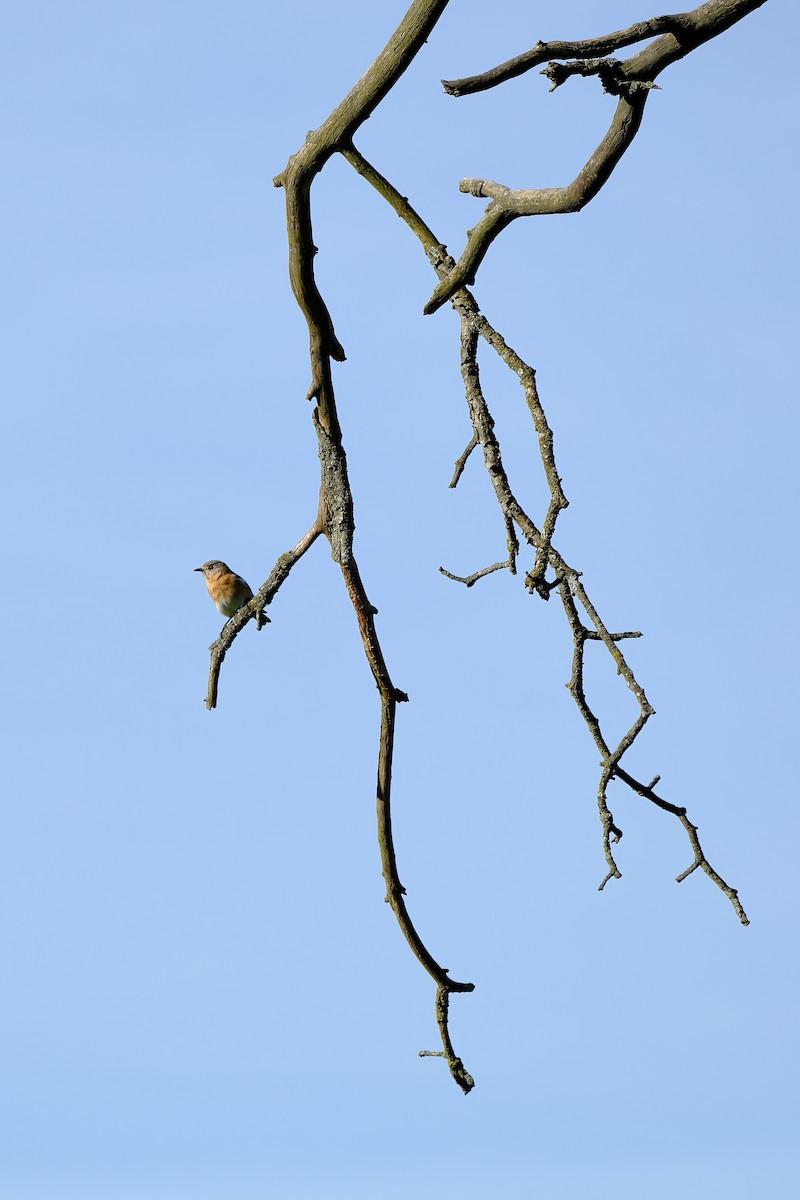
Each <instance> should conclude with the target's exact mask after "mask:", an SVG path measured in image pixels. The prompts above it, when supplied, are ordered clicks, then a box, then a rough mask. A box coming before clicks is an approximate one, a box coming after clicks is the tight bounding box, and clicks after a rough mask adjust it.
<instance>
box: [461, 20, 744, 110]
mask: <svg viewBox="0 0 800 1200" xmlns="http://www.w3.org/2000/svg"><path fill="white" fill-rule="evenodd" d="M765 2H766V0H710V3H707V4H701V5H700V6H699V7H698V8H695V9H693V10H692V11H691V12H685V13H674V14H672V15H671V16H663V17H652V18H651V19H650V20H649V21H637V22H636V24H635V25H630V26H629V27H628V28H627V29H620V30H618V31H617V32H616V33H608V34H605V35H604V36H602V37H596V38H586V39H584V40H582V41H577V42H563V41H562V42H542V41H539V42H537V43H536V45H535V46H534V47H533V49H532V50H528V51H526V53H524V54H519V55H517V57H516V58H512V59H509V61H508V62H505V63H501V64H500V65H499V66H497V67H492V69H491V70H489V71H484V72H483V73H482V74H480V75H471V76H468V77H467V78H465V79H451V80H446V79H443V80H442V84H443V86H444V90H445V91H446V92H447V93H448V94H449V95H451V96H469V95H472V94H473V93H475V92H483V91H486V90H487V89H489V88H493V87H497V85H498V84H500V83H505V82H506V80H508V79H515V78H516V77H517V76H519V75H523V74H525V72H526V71H530V70H533V68H535V67H539V66H541V65H542V63H546V62H550V61H551V60H552V59H565V58H584V59H586V58H602V57H605V56H606V55H608V54H613V53H614V52H615V51H616V50H622V49H623V48H624V47H625V46H632V45H635V43H636V42H642V41H645V40H646V39H647V38H652V37H657V36H658V35H659V34H665V35H671V41H672V43H673V44H675V45H677V46H679V47H680V46H685V47H686V49H684V51H683V53H684V54H688V53H689V52H690V51H691V50H694V49H695V47H696V46H698V45H700V44H701V42H703V41H708V40H709V38H713V37H716V36H717V35H718V34H720V33H722V32H724V30H726V29H728V28H730V26H731V25H734V24H736V22H737V21H740V20H741V19H742V17H745V16H747V14H748V13H751V12H754V11H755V10H756V9H757V8H760V7H761V5H762V4H764V3H765ZM701 30H702V31H703V32H705V36H704V37H702V38H698V34H699V32H700V31H701ZM662 41H666V38H664V39H662Z"/></svg>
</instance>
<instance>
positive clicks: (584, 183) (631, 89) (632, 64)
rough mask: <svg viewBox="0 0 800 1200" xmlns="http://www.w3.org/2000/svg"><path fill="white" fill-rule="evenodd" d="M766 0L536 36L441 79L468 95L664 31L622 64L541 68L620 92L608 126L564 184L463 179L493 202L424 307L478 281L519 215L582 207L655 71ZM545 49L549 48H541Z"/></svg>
mask: <svg viewBox="0 0 800 1200" xmlns="http://www.w3.org/2000/svg"><path fill="white" fill-rule="evenodd" d="M765 2H766V0H708V2H707V3H706V4H701V5H699V7H697V8H695V9H693V10H692V11H691V12H687V13H679V14H677V15H675V16H671V17H656V18H654V19H653V20H652V21H649V22H648V21H643V22H640V24H639V25H634V26H631V28H630V29H627V30H622V31H621V32H619V33H612V34H608V35H606V36H605V37H604V38H593V39H591V40H589V41H585V42H550V43H545V42H538V43H537V45H536V46H535V47H534V48H533V50H532V51H530V52H529V53H528V55H522V56H520V58H517V59H512V60H511V62H510V63H505V64H503V65H502V66H500V67H496V68H494V69H493V70H492V71H489V72H486V73H484V75H481V76H473V77H471V78H470V79H464V80H455V81H452V82H451V83H449V84H448V83H445V89H446V90H447V91H449V92H450V93H451V94H452V95H466V94H467V93H468V92H474V91H480V90H483V89H484V88H486V87H493V86H495V85H496V84H497V83H502V82H504V80H505V79H509V78H512V77H513V76H514V75H519V74H521V73H522V72H523V71H526V70H529V69H530V67H531V66H533V65H538V63H540V62H544V61H546V59H547V57H551V58H562V57H571V58H578V59H585V58H588V57H592V56H594V55H596V54H606V53H608V52H609V51H610V50H614V49H617V48H619V47H621V46H625V45H630V44H631V43H632V42H634V41H640V40H641V39H642V38H645V37H650V36H652V35H653V34H654V33H658V32H662V33H663V36H661V37H659V38H657V39H656V41H654V42H652V43H651V44H650V45H649V46H646V47H645V48H644V49H643V50H641V51H640V52H639V53H638V54H635V55H633V56H632V57H631V58H629V59H626V60H625V61H624V62H621V63H618V62H616V61H615V62H613V63H612V62H609V61H605V62H600V63H597V64H595V65H594V66H593V67H590V68H586V67H585V66H581V65H580V64H577V65H575V64H573V65H571V66H570V67H563V66H561V67H555V66H554V67H553V68H552V70H551V69H549V68H548V70H547V71H546V72H544V73H545V74H547V75H548V76H549V77H550V79H551V82H552V83H553V87H557V86H558V85H559V84H560V83H562V82H563V81H564V78H566V77H567V76H568V75H569V74H574V73H591V74H598V75H600V77H601V79H602V81H603V85H604V87H606V90H608V91H611V92H613V93H614V94H615V95H618V96H619V103H618V105H617V109H616V112H615V113H614V117H613V119H612V122H611V125H610V126H609V129H608V132H607V133H606V135H605V137H604V138H603V140H602V141H601V142H600V144H599V146H598V147H597V149H596V150H595V152H594V154H593V155H592V156H591V158H590V159H589V161H588V162H587V163H586V165H585V166H584V167H583V169H582V170H581V171H580V173H579V174H578V175H577V176H576V178H575V179H574V180H573V181H572V183H571V184H568V185H567V186H566V187H561V188H534V189H511V188H507V187H505V185H503V184H500V183H495V182H493V181H490V180H485V179H464V180H462V181H461V184H460V190H461V191H462V192H467V193H468V194H470V195H473V196H478V197H484V198H489V199H490V200H491V203H490V204H489V206H488V207H487V209H486V211H485V213H484V215H483V216H482V217H481V219H480V220H479V221H478V223H477V224H476V225H475V226H474V228H473V229H471V230H469V232H468V234H467V244H466V246H465V248H464V252H463V254H462V255H461V257H460V259H459V260H458V262H457V264H456V265H455V266H454V267H453V269H452V270H451V271H450V272H449V273H448V274H447V275H445V276H444V277H443V278H442V279H441V282H440V283H439V284H438V286H437V287H436V288H435V289H434V292H433V295H432V296H431V298H430V300H429V301H428V303H427V304H426V305H425V307H424V309H423V312H425V313H426V314H430V313H434V312H436V310H437V309H439V308H441V306H442V305H443V304H445V303H446V301H448V300H450V299H452V297H453V296H454V295H455V294H456V292H457V291H458V290H459V288H462V287H464V286H465V285H468V284H472V283H474V282H475V273H476V271H477V269H478V267H479V266H480V264H481V263H482V262H483V259H484V258H485V257H486V254H487V252H488V250H489V247H490V246H491V244H492V242H493V241H494V240H495V238H496V237H498V236H499V234H500V233H502V231H503V230H504V229H506V228H507V227H508V226H509V225H510V224H511V222H512V221H514V220H516V219H517V217H532V216H544V215H548V216H551V215H553V214H556V213H572V212H579V211H580V209H582V208H584V207H585V205H587V204H588V203H589V201H590V200H592V199H594V197H595V196H596V195H597V193H598V192H599V191H600V189H601V188H602V187H603V185H604V184H605V183H606V181H607V180H608V178H609V177H610V175H611V174H612V172H613V170H614V168H615V167H616V165H617V163H618V162H619V160H620V159H621V158H622V155H623V154H624V153H625V151H626V150H627V149H628V147H629V146H630V144H631V142H632V141H633V139H634V137H635V136H636V134H637V132H638V130H639V126H640V124H641V120H642V115H643V112H644V106H645V102H646V100H647V97H648V95H649V94H650V91H651V90H652V88H653V87H654V81H655V79H656V77H657V76H658V75H660V74H661V72H662V71H664V70H665V69H666V68H667V67H668V66H670V65H671V64H672V63H674V62H677V61H678V60H679V59H681V58H684V57H685V56H686V55H687V54H689V53H691V51H692V50H695V49H697V47H698V46H701V45H702V44H703V43H704V42H707V41H709V40H710V39H711V38H714V37H717V36H718V35H719V34H720V33H722V32H723V31H724V30H726V29H728V28H730V26H731V25H735V24H736V22H737V21H740V20H741V19H742V18H743V17H745V16H747V15H748V13H751V12H753V11H754V10H755V9H757V8H760V7H761V5H762V4H764V3H765ZM664 30H666V31H667V32H664ZM642 31H644V32H642ZM545 50H547V51H548V54H545ZM551 90H552V89H551Z"/></svg>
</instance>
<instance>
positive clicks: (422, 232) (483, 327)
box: [344, 147, 747, 924]
mask: <svg viewBox="0 0 800 1200" xmlns="http://www.w3.org/2000/svg"><path fill="white" fill-rule="evenodd" d="M344 157H345V158H346V159H347V161H348V162H349V163H351V165H352V166H353V167H354V168H355V169H356V170H357V171H358V172H359V174H360V175H361V176H362V177H363V178H364V179H366V180H367V182H369V183H370V184H371V185H372V186H373V187H374V188H375V189H376V190H377V191H378V192H379V193H380V195H381V196H382V197H383V198H384V199H385V200H386V201H387V202H388V203H389V204H390V205H391V206H392V208H393V209H394V210H395V212H396V213H397V214H398V216H400V217H402V218H403V220H405V221H406V223H407V224H408V226H409V228H410V229H411V230H412V232H413V233H414V234H415V235H416V237H417V238H418V239H419V241H420V242H421V243H422V246H423V248H424V250H425V253H426V255H427V257H428V258H429V260H430V261H431V263H432V265H433V267H434V269H435V270H436V271H437V274H438V275H439V277H440V278H443V277H446V276H447V275H448V273H450V272H451V271H452V266H453V260H452V258H450V256H449V255H448V254H447V252H446V250H445V248H444V247H443V246H442V245H441V243H440V242H438V241H437V239H436V238H435V236H434V234H433V233H432V231H431V230H430V228H429V227H428V226H427V225H426V224H425V222H424V221H423V220H422V218H421V217H420V216H419V214H418V213H416V211H415V210H414V209H413V208H412V206H411V205H410V204H409V202H408V199H407V198H406V197H405V196H402V195H401V194H400V192H398V191H397V189H396V188H395V187H394V186H393V185H392V184H391V183H389V181H388V180H387V179H386V178H385V177H384V176H382V175H381V174H380V172H379V171H377V170H376V169H375V167H373V166H372V165H371V164H370V163H368V162H367V160H366V159H365V158H364V157H363V155H361V154H360V153H359V152H358V151H357V150H356V149H355V148H354V147H351V148H350V149H349V150H347V151H346V152H345V154H344ZM451 303H452V305H453V307H454V308H455V310H456V312H458V313H459V315H460V317H461V368H462V376H463V378H464V385H465V392H466V399H467V406H468V409H469V413H470V419H471V421H472V426H473V430H474V433H475V437H476V439H477V441H478V444H479V445H480V446H481V447H482V449H483V456H484V464H485V466H486V469H487V472H488V474H489V478H490V480H491V483H492V486H493V488H494V491H495V496H496V498H497V501H498V504H499V505H500V509H501V511H502V513H503V516H504V519H505V520H506V522H507V525H509V524H510V525H511V526H512V527H514V526H516V527H517V528H518V529H519V530H520V532H521V533H522V535H523V537H524V538H525V540H526V541H527V542H528V543H529V545H532V546H533V547H535V548H536V550H537V561H536V564H535V567H534V570H537V568H538V564H539V554H541V555H542V556H544V557H545V558H546V566H547V567H549V568H550V569H551V570H553V572H554V574H555V580H554V581H553V582H552V583H546V582H545V581H544V578H543V574H542V573H540V574H539V575H538V582H537V579H536V578H533V572H531V574H529V576H528V577H527V580H528V581H529V586H530V587H531V588H532V590H534V591H537V592H538V593H539V594H540V595H542V596H543V598H547V596H549V594H550V592H551V591H552V590H553V589H554V588H558V591H559V595H560V597H561V601H562V605H563V608H564V613H565V616H566V618H567V622H568V624H569V627H570V630H571V631H572V635H573V642H574V652H573V660H572V675H571V677H570V680H569V682H568V684H567V687H568V688H569V690H570V693H571V694H572V697H573V699H574V700H575V703H576V705H577V707H578V710H579V712H580V714H581V716H582V718H583V720H584V722H585V723H586V726H587V728H588V729H589V732H590V734H591V735H592V738H593V740H594V742H595V744H596V746H597V747H598V749H599V751H600V753H601V756H602V770H601V776H600V781H599V786H598V797H597V800H598V809H599V812H600V822H601V827H602V833H603V852H604V855H605V858H606V862H607V864H608V868H609V870H608V874H607V875H606V877H605V878H604V879H603V881H602V883H601V884H600V888H601V890H602V888H603V887H605V884H606V883H607V882H608V880H609V879H612V878H621V871H620V870H619V867H618V866H617V864H616V861H615V859H614V856H613V853H612V849H611V847H612V845H613V844H615V843H616V842H618V841H619V840H620V838H621V837H622V830H621V829H620V828H619V827H618V826H617V825H616V823H615V821H614V818H613V815H612V813H611V810H610V808H609V806H608V798H607V788H608V785H609V783H610V782H611V780H612V779H614V778H618V779H621V780H622V781H623V782H625V783H627V784H628V786H629V787H631V788H632V790H633V791H634V792H636V793H637V794H638V795H641V796H643V797H644V798H645V799H647V800H649V801H650V802H651V803H653V804H654V805H655V806H656V807H657V808H660V809H662V810H663V811H665V812H669V813H671V814H672V815H674V816H676V817H677V818H678V820H680V822H681V824H683V826H684V828H685V829H686V831H687V834H688V836H689V841H690V843H691V845H692V848H693V850H694V852H695V863H694V864H693V865H692V867H691V868H690V869H689V870H690V871H693V870H695V869H696V867H698V866H701V867H702V868H703V870H704V871H705V872H706V874H707V875H708V876H709V878H710V879H711V880H712V882H714V883H715V884H716V885H717V887H719V889H720V890H721V891H722V892H723V893H724V894H725V895H726V896H727V897H728V899H729V900H731V903H732V904H733V906H734V909H735V911H736V913H737V915H738V916H739V918H740V920H742V923H743V924H746V923H747V917H746V915H745V914H744V909H743V908H742V907H741V905H740V903H739V900H738V894H737V893H736V891H735V890H734V889H733V888H730V887H729V885H728V884H726V883H725V881H724V880H723V879H722V878H721V876H720V875H718V874H717V872H716V871H714V870H713V868H712V867H711V866H710V864H708V862H707V860H706V858H705V855H704V854H703V852H702V849H701V848H700V843H699V841H697V831H696V827H695V826H694V825H692V823H691V822H690V821H689V820H688V817H687V816H686V810H685V809H683V808H679V807H678V806H677V805H673V804H670V803H669V801H666V800H664V799H663V798H662V797H660V796H658V795H657V794H656V793H655V792H654V791H653V785H650V786H649V787H644V786H643V785H642V784H640V783H639V782H638V781H637V780H636V779H635V778H634V777H633V776H632V775H629V774H628V772H627V771H625V770H623V768H622V767H621V766H620V759H621V758H622V756H623V755H624V754H625V753H627V751H628V750H629V749H630V747H631V746H632V745H633V742H634V741H635V739H636V738H637V737H638V735H639V733H641V731H642V729H643V728H644V726H645V724H646V723H647V721H648V720H649V718H650V717H651V716H652V715H653V714H654V712H655V709H654V708H653V707H652V705H651V704H650V702H649V701H648V699H647V696H646V694H645V691H644V688H643V687H642V686H641V684H640V683H639V682H638V680H637V679H636V676H635V675H634V673H633V671H632V670H631V667H630V665H629V664H628V662H627V660H626V659H625V657H624V655H623V653H622V651H621V650H620V648H619V645H618V643H619V642H620V641H623V640H625V639H627V638H634V637H637V636H640V635H639V634H638V633H636V632H630V633H616V634H615V633H611V632H610V631H609V630H608V628H607V627H606V625H605V623H604V622H603V621H602V619H601V617H600V614H599V613H598V611H597V609H596V608H595V606H594V604H593V603H592V601H591V599H590V598H589V596H588V594H587V592H586V589H585V587H584V586H583V583H582V582H581V574H580V572H579V571H576V570H575V569H574V568H572V567H570V566H569V565H568V564H567V563H566V562H565V560H564V559H563V558H562V556H561V555H560V554H559V552H558V551H557V550H556V549H555V547H554V546H553V545H552V542H551V540H550V538H551V536H552V532H553V529H554V527H555V522H556V519H557V517H558V513H559V512H560V510H561V509H562V508H563V507H565V506H566V504H567V500H566V497H565V496H564V493H563V490H562V487H561V478H560V476H559V474H558V470H557V468H556V463H555V457H554V450H553V436H552V431H551V430H550V428H549V425H547V422H546V420H545V417H544V412H543V410H542V408H541V403H540V401H539V397H538V393H537V392H536V391H535V376H534V373H533V371H532V368H530V367H529V366H528V365H527V364H526V363H525V362H524V361H523V360H522V359H521V358H520V357H519V355H517V354H516V352H515V351H514V350H512V349H511V348H510V347H509V346H508V345H507V344H506V342H505V341H504V339H503V338H502V337H501V336H500V334H499V333H497V331H496V330H495V329H494V328H493V327H492V326H491V325H490V324H489V322H488V321H487V320H486V318H485V317H484V316H483V315H482V314H481V313H480V310H479V309H478V306H477V304H476V302H475V300H474V298H473V297H472V295H471V293H470V292H469V291H468V290H467V289H466V288H463V287H462V288H460V289H459V290H458V291H457V292H456V293H455V295H453V296H452V298H451ZM479 337H482V338H483V340H484V341H485V342H486V343H487V344H488V345H490V346H491V347H492V348H493V349H494V350H495V351H496V352H497V353H498V355H499V356H500V358H501V359H502V361H503V362H505V363H506V365H507V366H508V368H509V369H510V370H512V371H513V372H514V374H515V375H516V376H517V378H519V379H520V382H521V383H522V384H523V387H524V388H525V391H526V398H527V400H528V404H529V408H530V409H531V412H532V415H533V418H534V423H535V426H536V429H537V432H538V434H539V450H540V454H541V457H542V463H543V466H544V470H545V475H546V478H547V481H548V484H549V486H550V491H551V502H550V506H549V508H548V513H547V516H546V517H545V521H544V523H543V525H542V529H539V528H537V526H536V525H535V523H534V522H533V521H532V520H531V518H530V517H529V516H528V514H527V513H526V512H525V511H524V509H523V508H522V506H521V505H520V504H519V502H518V501H517V499H516V497H515V495H514V492H513V490H512V488H511V484H510V482H509V479H508V475H507V473H506V470H505V467H504V465H503V460H502V456H501V452H500V445H499V442H498V440H497V437H496V434H495V432H494V421H493V419H492V416H491V413H490V412H489V408H488V405H487V403H486V399H485V396H484V394H483V390H482V388H481V384H480V374H479V370H478V364H477V342H478V338H479ZM507 565H508V564H507V563H499V564H495V566H493V567H491V568H487V569H485V570H484V572H477V573H476V575H475V576H474V577H472V576H467V577H466V578H460V579H459V578H458V577H454V576H450V578H457V579H458V581H459V582H462V583H465V584H467V586H470V584H469V583H468V580H472V582H474V581H475V580H476V579H478V578H481V577H482V575H483V574H488V573H489V572H490V571H493V570H497V569H500V568H502V567H504V566H507ZM440 569H441V568H440ZM443 573H444V574H447V575H449V572H443ZM578 605H580V607H581V608H582V609H583V611H584V612H585V614H586V616H587V617H588V620H589V627H587V626H586V625H584V623H583V621H582V619H581V616H580V611H579V608H578ZM587 641H598V642H601V643H602V644H603V645H604V646H605V648H606V650H607V651H608V653H609V655H610V656H611V658H612V660H613V662H614V665H615V667H616V670H617V674H618V675H620V676H622V678H623V680H624V681H625V684H626V685H627V687H628V689H629V690H630V691H631V693H632V694H633V696H634V697H635V699H636V702H637V704H638V706H639V714H638V716H637V718H636V720H635V721H634V723H633V725H632V726H631V727H630V729H629V730H628V731H627V733H626V734H625V735H624V736H623V738H622V739H621V741H620V742H619V744H618V745H617V746H616V747H615V748H613V749H612V748H611V747H610V746H609V745H608V743H607V741H606V739H605V737H604V735H603V732H602V729H601V726H600V721H599V719H598V717H597V715H596V714H595V713H594V711H593V710H592V708H591V707H590V705H589V703H588V700H587V698H586V693H585V689H584V651H585V646H586V642H587ZM684 877H685V876H684Z"/></svg>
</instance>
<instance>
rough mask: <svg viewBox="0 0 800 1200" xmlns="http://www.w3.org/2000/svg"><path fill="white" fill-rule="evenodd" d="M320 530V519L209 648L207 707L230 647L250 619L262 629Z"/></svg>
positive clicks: (214, 701)
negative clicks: (269, 608)
mask: <svg viewBox="0 0 800 1200" xmlns="http://www.w3.org/2000/svg"><path fill="white" fill-rule="evenodd" d="M321 532H322V530H321V528H320V526H319V524H318V522H315V523H314V524H313V525H312V526H311V528H310V529H309V531H308V533H307V534H305V536H304V537H302V538H301V539H300V541H299V542H298V543H297V545H296V546H295V548H294V549H293V550H287V551H286V553H285V554H282V555H281V556H280V558H279V559H278V561H277V562H276V563H275V566H274V567H273V568H272V570H271V571H270V573H269V575H268V576H267V578H266V580H265V582H264V583H263V584H262V585H261V587H260V588H259V589H258V592H257V593H256V595H255V596H254V597H253V599H252V600H250V601H249V602H248V603H247V604H244V605H242V607H241V608H240V609H239V611H238V612H236V613H234V615H233V616H232V617H231V618H230V620H228V621H226V623H225V624H224V625H223V627H222V631H221V632H220V635H219V637H218V638H217V640H216V641H215V642H212V644H211V645H210V646H209V650H210V651H211V668H210V670H209V675H208V692H207V693H206V708H209V709H211V708H216V707H217V693H218V691H219V673H220V671H221V670H222V664H223V662H224V661H225V655H226V654H227V653H228V651H229V650H230V648H231V646H232V645H233V642H234V641H235V639H236V638H237V637H238V635H239V634H240V633H241V631H242V630H243V629H244V627H245V625H246V624H247V623H248V621H253V620H254V621H255V622H256V627H257V628H261V625H262V624H263V623H264V622H265V621H268V620H269V617H267V616H266V614H265V613H264V609H265V608H266V607H267V606H268V605H269V604H271V603H272V601H273V599H274V597H275V595H276V593H277V591H278V589H279V588H280V586H281V584H282V583H283V582H284V580H285V579H287V578H288V576H289V572H290V571H291V569H292V567H293V566H294V565H295V563H296V562H299V561H300V559H301V558H302V557H303V555H304V554H305V552H306V550H308V549H309V548H310V547H311V546H313V544H314V542H315V541H316V540H317V538H318V537H319V535H320V533H321Z"/></svg>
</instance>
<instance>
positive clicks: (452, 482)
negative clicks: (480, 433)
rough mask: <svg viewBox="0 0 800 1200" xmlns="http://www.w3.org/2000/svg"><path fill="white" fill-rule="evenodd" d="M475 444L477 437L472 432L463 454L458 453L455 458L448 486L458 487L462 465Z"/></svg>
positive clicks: (462, 471)
mask: <svg viewBox="0 0 800 1200" xmlns="http://www.w3.org/2000/svg"><path fill="white" fill-rule="evenodd" d="M477 444H478V439H477V438H476V437H475V434H474V433H473V435H472V440H471V441H470V443H469V445H468V446H467V448H466V450H465V451H464V453H463V454H461V455H459V457H458V458H457V459H456V469H455V471H454V472H453V478H452V479H451V480H450V483H449V484H448V487H451V488H455V487H458V481H459V479H460V478H461V476H462V475H463V474H464V467H465V466H466V465H467V459H468V458H469V456H470V454H472V451H473V450H474V449H475V447H476V446H477Z"/></svg>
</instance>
